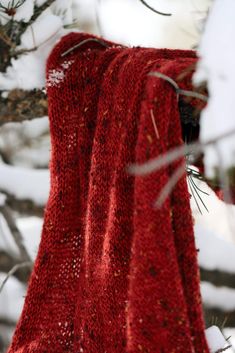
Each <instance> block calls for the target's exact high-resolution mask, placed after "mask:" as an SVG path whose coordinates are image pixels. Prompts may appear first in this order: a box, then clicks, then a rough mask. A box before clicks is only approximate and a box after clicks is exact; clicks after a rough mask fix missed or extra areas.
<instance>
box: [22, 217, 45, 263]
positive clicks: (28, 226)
mask: <svg viewBox="0 0 235 353" xmlns="http://www.w3.org/2000/svg"><path fill="white" fill-rule="evenodd" d="M17 226H18V227H19V229H20V231H21V234H22V236H23V239H24V245H25V246H26V248H27V250H28V253H29V255H30V257H31V259H32V260H35V258H36V255H37V251H38V245H39V242H40V239H41V233H42V226H43V219H42V218H39V217H23V218H18V219H17Z"/></svg>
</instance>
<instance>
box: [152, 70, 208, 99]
mask: <svg viewBox="0 0 235 353" xmlns="http://www.w3.org/2000/svg"><path fill="white" fill-rule="evenodd" d="M148 76H154V77H158V78H161V79H163V80H165V81H167V82H169V83H170V84H171V85H172V86H173V87H174V88H175V91H176V93H177V94H178V95H183V96H187V97H193V98H197V99H200V100H202V101H203V102H207V101H208V98H207V96H205V95H204V94H201V93H198V92H195V91H187V90H184V89H181V88H180V87H179V85H178V84H177V82H176V81H174V80H173V79H172V78H171V77H169V76H167V75H165V74H162V73H161V72H158V71H153V72H150V73H149V74H148Z"/></svg>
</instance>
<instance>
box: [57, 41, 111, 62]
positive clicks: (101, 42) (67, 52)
mask: <svg viewBox="0 0 235 353" xmlns="http://www.w3.org/2000/svg"><path fill="white" fill-rule="evenodd" d="M90 42H94V43H99V44H100V45H102V46H103V47H104V48H109V45H108V44H107V43H106V42H105V41H103V40H100V39H97V38H87V39H84V40H82V41H81V42H80V43H78V44H76V45H74V46H73V47H71V48H69V49H68V50H66V51H65V52H63V53H62V54H61V57H62V58H63V57H64V56H66V55H68V54H69V53H70V52H72V51H73V50H75V49H77V48H80V47H81V46H83V45H84V44H86V43H90Z"/></svg>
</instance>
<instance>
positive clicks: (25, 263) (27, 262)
mask: <svg viewBox="0 0 235 353" xmlns="http://www.w3.org/2000/svg"><path fill="white" fill-rule="evenodd" d="M32 264H33V263H32V262H31V261H26V262H22V263H20V264H17V265H15V266H14V267H13V268H12V269H11V270H10V271H9V272H8V274H7V275H6V277H5V279H4V280H3V282H2V284H1V286H0V294H1V292H2V290H3V288H4V286H5V284H6V283H7V281H8V279H9V278H10V277H11V276H12V275H14V273H15V272H16V271H17V270H19V269H20V268H23V267H32Z"/></svg>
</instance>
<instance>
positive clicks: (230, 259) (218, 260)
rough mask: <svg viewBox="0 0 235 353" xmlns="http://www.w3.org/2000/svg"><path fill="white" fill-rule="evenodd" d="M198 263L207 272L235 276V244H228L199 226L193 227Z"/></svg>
mask: <svg viewBox="0 0 235 353" xmlns="http://www.w3.org/2000/svg"><path fill="white" fill-rule="evenodd" d="M194 229H195V237H196V244H197V248H199V249H200V251H199V254H198V261H199V264H200V266H201V267H203V268H205V269H207V270H211V271H213V270H220V271H224V272H228V273H234V275H235V261H234V259H235V244H233V243H231V242H228V241H226V240H224V239H222V238H221V237H220V236H218V235H217V234H216V233H213V232H212V231H211V230H209V229H208V228H206V227H205V226H203V225H201V224H197V223H196V225H195V227H194Z"/></svg>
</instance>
